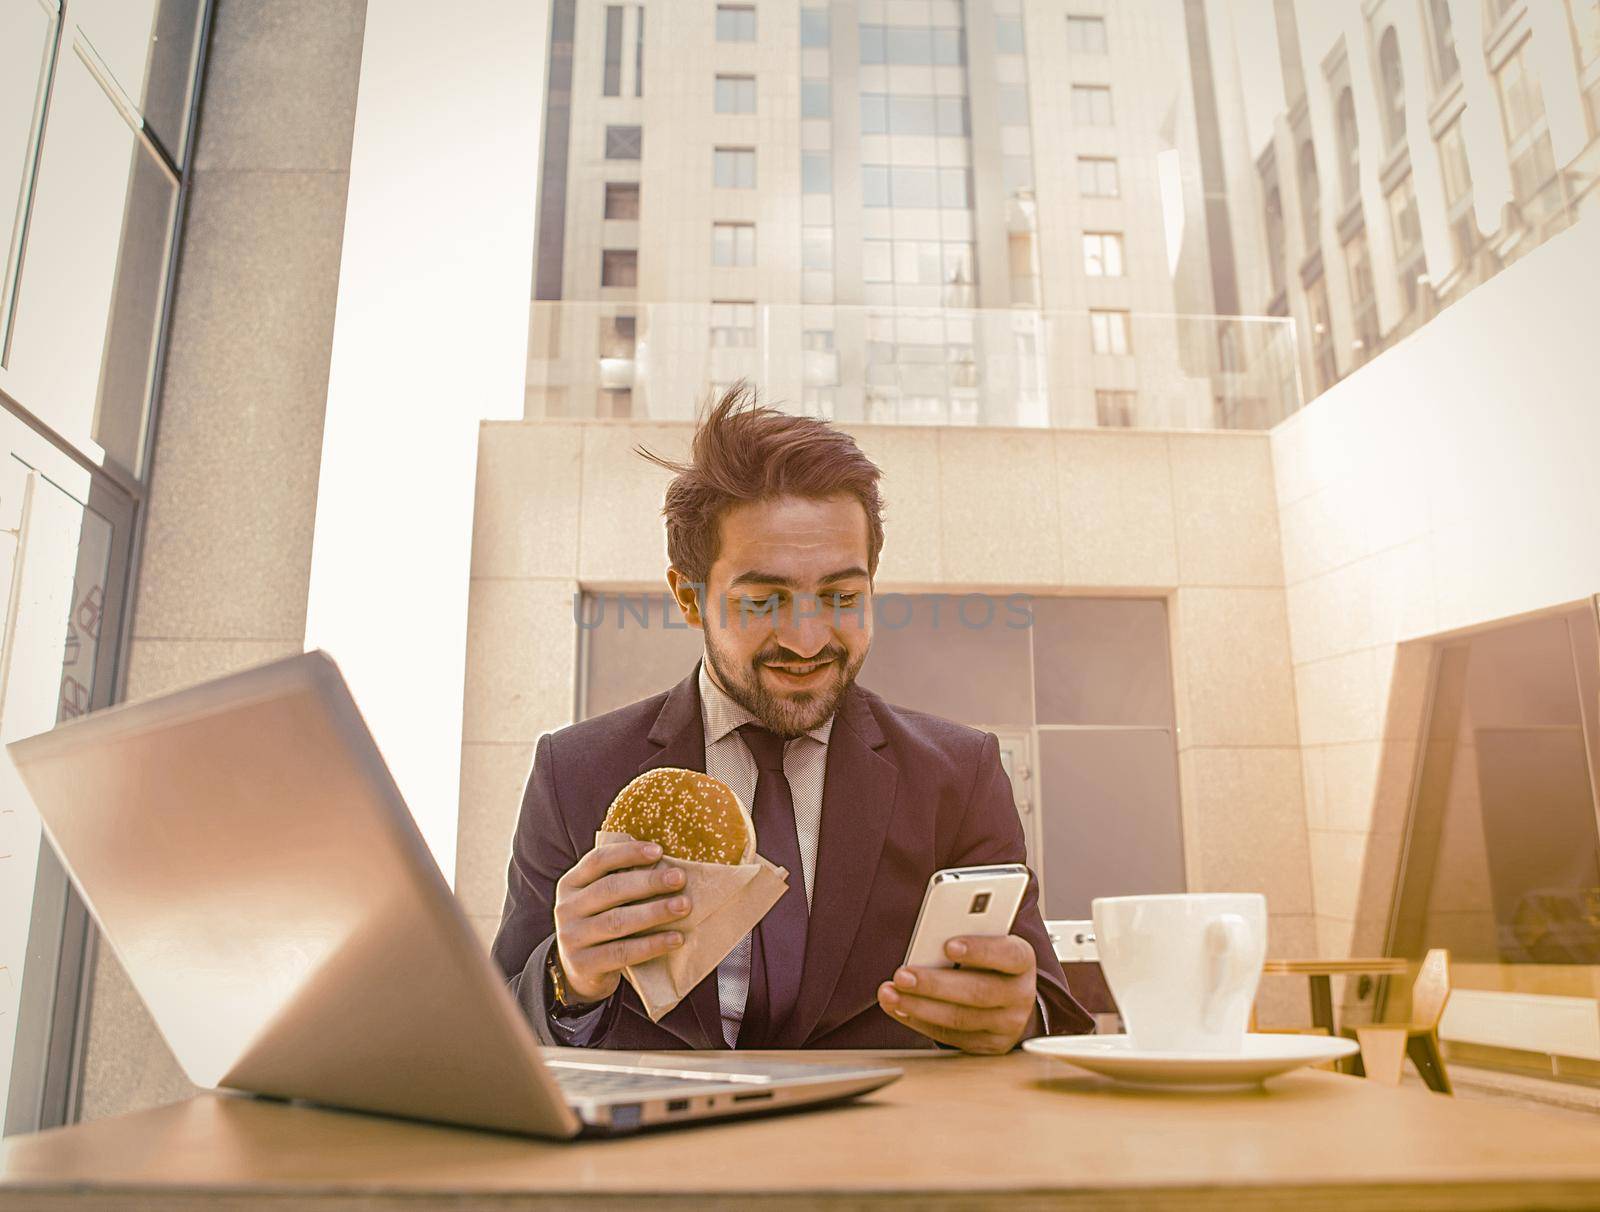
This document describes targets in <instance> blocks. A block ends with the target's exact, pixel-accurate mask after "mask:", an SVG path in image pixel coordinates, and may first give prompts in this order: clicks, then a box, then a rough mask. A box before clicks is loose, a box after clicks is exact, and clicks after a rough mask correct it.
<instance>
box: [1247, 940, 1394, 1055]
mask: <svg viewBox="0 0 1600 1212" xmlns="http://www.w3.org/2000/svg"><path fill="white" fill-rule="evenodd" d="M1261 970H1262V972H1277V973H1290V974H1292V975H1297V976H1307V977H1310V978H1311V1023H1312V1025H1313V1026H1316V1027H1323V1028H1325V1029H1326V1030H1327V1032H1328V1034H1329V1035H1338V1034H1339V1029H1338V1027H1337V1026H1336V1025H1335V1024H1334V1019H1333V980H1332V978H1333V977H1335V976H1363V975H1365V976H1404V975H1405V974H1406V961H1405V960H1403V959H1400V958H1398V957H1396V956H1387V955H1386V956H1377V957H1373V958H1368V959H1340V960H1298V959H1278V960H1268V961H1267V962H1266V963H1265V964H1264V965H1262V968H1261Z"/></svg>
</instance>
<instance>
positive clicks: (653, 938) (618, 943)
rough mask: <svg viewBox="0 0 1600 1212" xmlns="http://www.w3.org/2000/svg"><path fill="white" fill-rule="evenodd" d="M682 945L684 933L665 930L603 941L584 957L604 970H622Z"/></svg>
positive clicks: (590, 949) (589, 950)
mask: <svg viewBox="0 0 1600 1212" xmlns="http://www.w3.org/2000/svg"><path fill="white" fill-rule="evenodd" d="M681 946H683V935H681V934H679V933H678V932H677V931H676V930H664V931H661V932H660V933H658V934H644V935H635V936H634V937H632V938H619V939H614V940H612V941H611V942H609V943H602V944H601V945H600V946H598V947H591V948H589V949H588V951H587V953H586V954H585V956H584V958H585V959H586V960H589V961H591V962H593V963H594V964H595V966H596V967H598V968H599V969H600V970H602V971H604V972H620V971H621V970H622V969H624V968H626V967H628V966H629V965H630V964H642V963H644V961H645V960H648V959H654V958H655V957H656V956H658V955H665V954H666V953H667V952H669V951H672V950H675V949H676V948H678V947H681Z"/></svg>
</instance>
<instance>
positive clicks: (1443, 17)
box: [1428, 0, 1461, 88]
mask: <svg viewBox="0 0 1600 1212" xmlns="http://www.w3.org/2000/svg"><path fill="white" fill-rule="evenodd" d="M1428 16H1429V17H1430V19H1431V20H1430V22H1429V23H1430V24H1431V25H1432V27H1433V65H1434V67H1435V68H1437V69H1438V72H1439V86H1440V87H1441V88H1443V87H1444V86H1445V85H1446V84H1449V83H1450V81H1452V80H1454V79H1455V78H1456V77H1457V76H1458V75H1460V74H1461V61H1460V60H1459V59H1457V58H1456V36H1455V32H1454V30H1453V29H1452V28H1451V25H1450V0H1428Z"/></svg>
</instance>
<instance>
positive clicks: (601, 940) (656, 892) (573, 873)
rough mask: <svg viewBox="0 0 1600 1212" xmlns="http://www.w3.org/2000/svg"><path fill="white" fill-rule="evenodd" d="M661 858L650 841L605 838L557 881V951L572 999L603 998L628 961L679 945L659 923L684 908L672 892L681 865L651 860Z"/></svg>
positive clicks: (679, 938)
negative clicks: (619, 840) (621, 840)
mask: <svg viewBox="0 0 1600 1212" xmlns="http://www.w3.org/2000/svg"><path fill="white" fill-rule="evenodd" d="M660 857H661V847H660V846H658V845H656V844H655V843H654V842H648V843H647V842H606V843H603V844H601V845H598V846H596V847H595V848H594V849H593V850H591V851H589V853H588V854H586V855H584V856H583V857H582V858H581V859H579V860H578V861H577V862H576V863H574V864H573V866H572V869H571V870H570V871H568V872H567V873H566V874H565V875H563V876H562V877H561V878H560V879H559V880H557V881H556V903H555V919H556V955H557V957H558V958H559V959H560V961H561V971H562V973H563V975H565V977H566V979H567V989H568V993H569V996H570V997H571V998H572V999H573V1000H575V1001H578V1002H600V1001H604V1000H605V999H606V998H608V997H610V996H611V995H612V994H613V993H614V992H616V988H617V982H618V981H619V980H620V979H621V978H622V970H623V969H624V968H626V967H627V966H628V965H629V964H638V963H642V962H643V961H645V960H647V959H653V958H654V957H656V956H658V955H665V954H666V953H667V952H668V951H671V950H673V949H674V948H677V947H681V946H683V935H682V934H681V933H679V932H678V931H676V930H661V929H660V927H661V926H663V925H666V924H667V923H669V922H675V921H678V920H679V919H680V918H682V917H684V916H685V915H686V914H688V912H689V898H688V897H686V896H677V895H673V894H674V893H676V892H677V891H678V890H679V889H680V888H682V887H683V872H681V871H679V870H677V869H676V868H674V867H654V866H652V864H654V863H655V861H656V860H657V859H659V858H660ZM651 930H654V931H655V933H648V934H647V933H644V932H645V931H651Z"/></svg>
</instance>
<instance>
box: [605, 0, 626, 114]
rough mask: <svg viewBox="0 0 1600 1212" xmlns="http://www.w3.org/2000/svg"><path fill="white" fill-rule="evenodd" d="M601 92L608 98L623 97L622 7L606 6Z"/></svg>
mask: <svg viewBox="0 0 1600 1212" xmlns="http://www.w3.org/2000/svg"><path fill="white" fill-rule="evenodd" d="M600 91H601V92H603V93H604V94H605V95H606V96H608V97H620V96H621V95H622V6H621V5H620V4H608V5H606V63H605V72H604V73H603V76H602V85H601V90H600Z"/></svg>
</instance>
